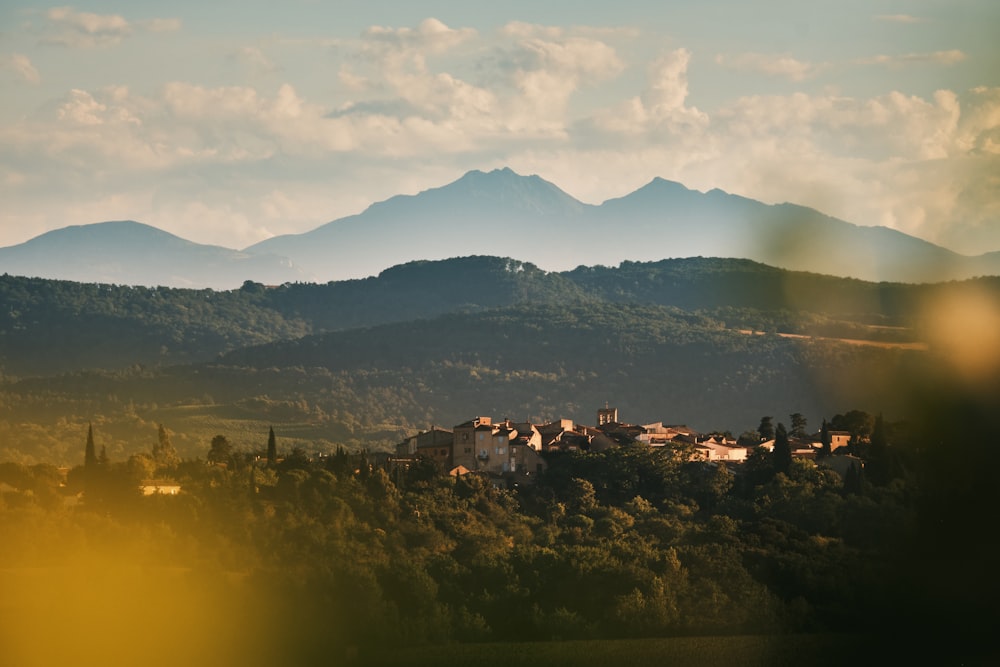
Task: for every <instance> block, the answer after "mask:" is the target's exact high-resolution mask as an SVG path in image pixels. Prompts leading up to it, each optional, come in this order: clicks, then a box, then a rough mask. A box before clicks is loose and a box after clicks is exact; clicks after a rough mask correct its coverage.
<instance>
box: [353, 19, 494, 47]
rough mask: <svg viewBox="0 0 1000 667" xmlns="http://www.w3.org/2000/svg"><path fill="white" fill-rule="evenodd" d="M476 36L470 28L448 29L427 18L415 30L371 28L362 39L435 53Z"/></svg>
mask: <svg viewBox="0 0 1000 667" xmlns="http://www.w3.org/2000/svg"><path fill="white" fill-rule="evenodd" d="M476 34H477V33H476V31H475V30H473V29H472V28H459V29H454V28H449V27H448V26H447V25H445V24H444V23H442V22H441V21H439V20H437V19H435V18H428V19H424V20H423V21H421V22H420V25H418V26H417V27H416V28H389V27H384V26H372V27H370V28H368V29H367V30H365V32H364V37H365V38H366V39H368V40H370V41H372V42H378V43H383V44H387V45H390V46H392V47H396V48H403V49H415V50H417V51H429V52H432V53H437V52H441V51H446V50H448V49H450V48H452V47H454V46H456V45H458V44H461V43H462V42H464V41H466V40H468V39H471V38H473V37H474V36H475V35H476Z"/></svg>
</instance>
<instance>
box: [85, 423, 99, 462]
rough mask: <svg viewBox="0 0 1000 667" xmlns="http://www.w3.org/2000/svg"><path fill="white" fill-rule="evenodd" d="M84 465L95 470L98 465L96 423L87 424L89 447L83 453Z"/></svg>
mask: <svg viewBox="0 0 1000 667" xmlns="http://www.w3.org/2000/svg"><path fill="white" fill-rule="evenodd" d="M83 466H84V467H85V468H89V469H91V470H93V469H94V468H96V467H97V450H96V449H95V448H94V425H93V424H88V425H87V448H86V450H85V451H84V454H83Z"/></svg>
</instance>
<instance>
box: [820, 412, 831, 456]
mask: <svg viewBox="0 0 1000 667" xmlns="http://www.w3.org/2000/svg"><path fill="white" fill-rule="evenodd" d="M819 441H820V443H821V444H822V445H823V446H822V448H821V449H820V450H819V455H820V457H821V458H824V457H827V456H830V455H831V454H833V451H832V450H831V449H830V447H831V446H832V444H833V438H832V437H830V425H829V424H828V423H827V421H826V420H825V419H824V420H823V428H821V429H820V430H819Z"/></svg>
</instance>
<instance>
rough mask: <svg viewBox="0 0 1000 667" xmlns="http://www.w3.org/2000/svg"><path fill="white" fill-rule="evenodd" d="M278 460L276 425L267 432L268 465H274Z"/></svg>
mask: <svg viewBox="0 0 1000 667" xmlns="http://www.w3.org/2000/svg"><path fill="white" fill-rule="evenodd" d="M277 462H278V443H277V440H275V438H274V427H273V426H272V427H271V428H270V430H269V431H268V434H267V465H269V466H274V464H275V463H277Z"/></svg>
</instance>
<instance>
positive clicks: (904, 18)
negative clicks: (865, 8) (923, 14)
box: [875, 14, 925, 23]
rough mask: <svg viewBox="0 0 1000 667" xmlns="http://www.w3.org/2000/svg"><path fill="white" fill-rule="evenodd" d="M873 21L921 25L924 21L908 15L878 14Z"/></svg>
mask: <svg viewBox="0 0 1000 667" xmlns="http://www.w3.org/2000/svg"><path fill="white" fill-rule="evenodd" d="M875 20H876V21H885V22H888V23H923V22H924V20H925V19H922V18H920V17H917V16H911V15H909V14H879V15H877V16H876V17H875Z"/></svg>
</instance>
